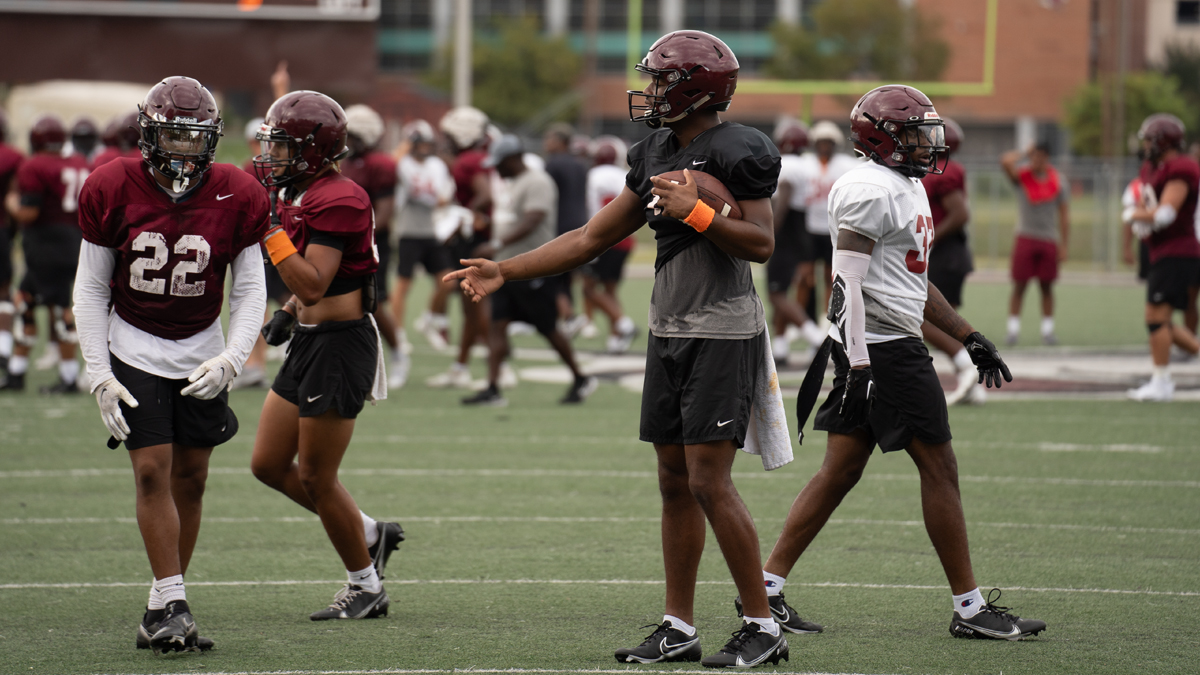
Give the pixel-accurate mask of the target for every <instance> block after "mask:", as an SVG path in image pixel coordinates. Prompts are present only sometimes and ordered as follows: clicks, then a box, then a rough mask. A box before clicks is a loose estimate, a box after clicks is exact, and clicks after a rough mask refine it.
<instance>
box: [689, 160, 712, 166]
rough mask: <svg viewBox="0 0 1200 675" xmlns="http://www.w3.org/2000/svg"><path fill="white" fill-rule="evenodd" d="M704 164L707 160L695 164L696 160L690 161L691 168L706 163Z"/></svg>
mask: <svg viewBox="0 0 1200 675" xmlns="http://www.w3.org/2000/svg"><path fill="white" fill-rule="evenodd" d="M706 162H708V160H707V159H702V160H700V161H699V162H697V161H696V160H694V159H693V160H692V166H700V165H701V164H704V163H706Z"/></svg>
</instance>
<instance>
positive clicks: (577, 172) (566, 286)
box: [542, 122, 588, 338]
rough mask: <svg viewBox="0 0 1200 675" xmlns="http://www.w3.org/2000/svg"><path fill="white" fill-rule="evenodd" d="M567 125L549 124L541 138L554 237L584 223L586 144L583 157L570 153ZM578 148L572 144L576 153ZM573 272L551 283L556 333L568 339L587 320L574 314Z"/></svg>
mask: <svg viewBox="0 0 1200 675" xmlns="http://www.w3.org/2000/svg"><path fill="white" fill-rule="evenodd" d="M578 135H579V134H576V133H575V130H574V129H572V128H571V125H569V124H565V123H562V122H558V123H555V124H551V125H550V128H549V129H547V130H546V133H545V135H543V136H542V151H543V152H545V153H546V165H545V171H546V173H548V174H550V177H551V178H553V179H554V184H555V186H557V187H558V203H557V204H556V205H555V209H556V211H557V215H556V218H557V223H558V224H557V228H558V231H557V233H556V235H557V234H563V233H565V232H570V231H571V230H577V229H579V228H581V227H583V224H584V223H586V222H587V219H588V208H587V172H588V167H587V165H586V164H585V163H584V160H583V157H584V156H586V148H587V144H586V143H582V147H583V148H584V153H585V154H584V155H580V154H578V152H572V147H571V144H572V139H573V138H575V137H576V136H578ZM578 147H580V144H578V143H577V144H576V148H577V149H578ZM575 276H576V272H575V271H574V270H572V271H570V272H566V273H565V274H562V275H559V277H558V279H556V280H554V283H555V284H556V288H555V292H556V295H557V299H556V302H557V307H558V320H559V330H561V331H562V332H563V334H564V335H566V336H567V337H568V338H573V337H575V335H576V334H578V333H579V331H580V330H581V329H582V328H583V325H584V324H585V323H587V317H586V316H585V315H582V314H576V313H575V297H574V295H573V294H572V292H571V286H572V285H573V284H574V281H575Z"/></svg>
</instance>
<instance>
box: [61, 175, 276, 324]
mask: <svg viewBox="0 0 1200 675" xmlns="http://www.w3.org/2000/svg"><path fill="white" fill-rule="evenodd" d="M267 206H268V204H267V193H266V191H265V190H263V189H262V186H261V185H260V184H259V183H258V182H257V181H255V180H254V179H253V178H251V177H250V176H248V175H246V174H245V173H244V172H243V171H242V170H241V169H239V168H237V167H235V166H233V165H231V164H214V165H213V166H212V169H210V170H209V172H208V174H207V175H206V176H205V178H204V182H203V183H201V185H200V186H199V187H197V188H195V190H194V192H192V193H191V194H189V195H188V196H187V197H186V198H184V199H183V200H181V201H179V202H175V201H173V200H172V199H171V198H170V197H168V196H167V194H166V193H165V192H163V190H162V189H161V188H159V187H158V185H157V183H156V182H155V180H154V177H153V176H151V175H150V172H149V170H148V169H147V167H146V165H145V163H144V162H143V161H142V160H141V159H131V158H122V159H117V160H113V161H111V162H109V163H107V164H105V165H103V166H101V167H98V168H97V169H96V170H95V171H94V172H93V173H92V175H91V177H89V178H88V180H87V182H86V183H85V184H84V186H83V192H82V193H81V194H80V196H79V225H80V227H81V228H82V230H83V238H84V239H86V240H87V241H89V242H91V243H93V244H95V245H97V246H104V247H106V248H111V249H115V250H116V252H117V262H116V268H115V270H114V272H113V290H112V300H113V306H114V308H115V310H116V312H117V315H118V316H120V317H121V318H122V319H124V320H125V321H126V322H127V323H129V324H130V325H132V326H134V327H135V328H138V329H139V330H142V331H145V332H146V333H149V334H151V335H154V336H157V337H160V338H165V339H168V340H183V339H185V338H188V337H191V336H193V335H195V334H197V333H199V332H200V331H202V330H204V329H206V328H208V327H209V326H211V325H212V323H213V322H214V321H216V320H217V319H218V318H219V317H220V315H221V305H222V303H223V302H224V299H225V273H226V270H227V269H228V268H229V265H230V264H231V263H232V262H233V260H234V258H236V257H237V256H238V255H239V254H241V252H242V251H243V250H245V249H246V248H247V247H250V246H256V245H257V244H258V242H259V241H260V240H261V239H262V237H263V235H264V234H266V230H267V224H268V217H267Z"/></svg>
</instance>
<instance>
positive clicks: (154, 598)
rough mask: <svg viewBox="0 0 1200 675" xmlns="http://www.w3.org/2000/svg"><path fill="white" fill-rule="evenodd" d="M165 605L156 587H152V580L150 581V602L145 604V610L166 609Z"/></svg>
mask: <svg viewBox="0 0 1200 675" xmlns="http://www.w3.org/2000/svg"><path fill="white" fill-rule="evenodd" d="M166 608H167V603H165V602H163V599H162V593H159V592H158V586H155V585H154V580H153V579H151V580H150V600H149V601H148V602H147V603H146V609H166Z"/></svg>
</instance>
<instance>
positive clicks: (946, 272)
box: [921, 118, 987, 405]
mask: <svg viewBox="0 0 1200 675" xmlns="http://www.w3.org/2000/svg"><path fill="white" fill-rule="evenodd" d="M942 121H943V122H945V124H946V127H945V133H946V148H947V149H946V157H947V159H946V166H945V168H944V169H943V170H942V172H941V173H933V172H930V173H927V174H925V177H924V178H922V179H921V183H922V184H923V185H924V186H925V194H926V195H927V196H928V197H929V210H930V212H931V213H932V214H933V241H932V242H931V243H930V245H929V246H930V248H929V283H930V284H932V285H934V286H937V289H938V290H939V291H941V293H942V297H943V298H945V299H946V302H948V303H950V306H951V307H953V308H954V309H955V310H957V309H958V308H959V306H960V305H962V287H963V280H964V279H966V278H967V275H968V274H970V273H971V271H972V270H973V269H975V264H974V261H973V260H972V259H971V248H970V247H969V246H968V245H967V232H966V227H967V221H968V220H970V218H971V210H970V208H969V207H968V206H967V180H966V179H967V176H966V172H965V171H964V170H963V166H962V164H959V163H958V162H956V161H954V159H953V156H954V153H955V152H957V151H958V146H959V145H960V144H961V143H962V137H963V133H962V128H961V127H959V126H958V123H957V122H955V121H954V120H952V119H949V118H945V119H943V120H942ZM921 334H922V335H923V336H924V338H925V341H926V342H928V343H929V344H931V345H933V346H934V347H937V348H938V349H939V350H941V351H942V352H944V353H945V354H946V356H949V357H950V361H951V362H952V363H953V364H954V370H955V372H956V373H957V374H958V386H957V387H955V389H954V391H953V392H951V393H950V394H948V395H947V396H946V403H947V404H949V405H954V404H955V403H977V404H978V403H983V402H984V401H985V400H987V394H985V393H984V388H983V387H978V386H976V385H977V384H978V379H979V378H978V375H979V373H978V372H977V371H976V370H975V365H974V364H973V363H971V355H970V354H968V353H967V350H966V349H964V348H963V346H962V343H961V342H959V341H958V340H955V339H954V338H952V337H950V336H949V335H946V334H945V333H943V332H942V331H941V330H940V329H938V328H937V327H936V326H934V325H933V324H931V323H929V322H928V321H925V322H922V324H921Z"/></svg>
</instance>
